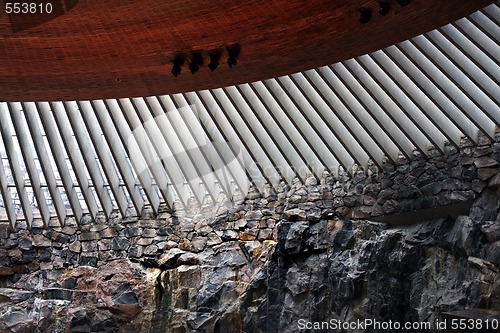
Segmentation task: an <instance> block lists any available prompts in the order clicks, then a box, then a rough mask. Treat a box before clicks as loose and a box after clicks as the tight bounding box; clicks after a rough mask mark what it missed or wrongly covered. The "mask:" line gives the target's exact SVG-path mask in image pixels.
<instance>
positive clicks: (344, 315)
mask: <svg viewBox="0 0 500 333" xmlns="http://www.w3.org/2000/svg"><path fill="white" fill-rule="evenodd" d="M490 202H495V203H496V207H491V206H490V205H489V204H486V203H490ZM499 202H500V193H499V192H496V191H494V190H487V191H486V192H485V193H484V194H483V196H482V197H481V199H479V200H478V201H477V203H476V204H475V205H474V206H473V210H472V211H471V215H475V219H474V220H473V219H472V218H471V217H470V216H460V217H459V218H457V219H456V220H453V219H450V218H440V219H434V220H430V221H426V222H424V223H421V224H417V225H412V226H407V227H402V228H399V227H398V228H392V227H389V226H387V225H385V224H382V223H374V222H367V221H336V222H332V221H330V222H326V223H324V222H319V223H317V224H313V225H310V226H309V228H306V229H304V228H303V226H302V225H301V226H300V229H301V230H303V232H302V237H301V239H302V246H303V248H302V251H300V252H297V251H296V248H297V246H296V245H295V243H296V239H297V236H296V232H295V230H297V228H298V227H296V226H295V225H296V224H298V223H299V222H293V223H291V222H285V221H283V222H282V223H281V228H280V237H279V240H278V243H277V245H276V250H275V252H274V253H273V255H272V257H271V259H270V260H269V261H268V262H267V263H266V265H265V267H264V268H263V269H262V270H261V271H260V273H259V274H258V276H256V278H255V279H254V280H253V281H252V282H251V284H250V285H249V286H248V288H247V290H246V293H245V297H244V300H243V302H242V306H241V310H240V315H241V317H242V318H243V331H244V332H302V331H303V330H302V331H301V330H300V328H301V327H305V326H304V325H305V324H304V323H310V324H311V325H312V323H320V322H330V320H335V321H342V322H356V321H358V320H361V321H364V320H365V319H370V320H374V321H379V322H388V321H393V322H400V323H405V322H424V321H427V322H431V323H434V322H436V320H440V313H441V312H444V311H450V310H457V309H471V308H497V309H498V308H499V307H500V274H499V270H500V266H499V265H498V262H496V263H494V262H493V261H492V259H495V258H496V257H495V256H494V255H493V254H492V253H494V251H493V248H496V246H497V245H496V241H495V240H496V236H492V234H493V233H495V232H496V231H494V232H492V233H490V232H489V230H492V229H495V228H496V226H498V225H500V220H499V219H496V220H495V221H488V219H490V218H491V217H492V216H495V217H496V216H498V213H499V211H500V210H499V205H498V203H499ZM484 204H486V205H484ZM320 224H326V226H318V227H316V226H317V225H320ZM328 224H330V225H331V226H330V227H328ZM492 226H495V227H492ZM313 228H318V229H322V230H323V232H322V233H320V235H321V236H318V234H317V233H315V232H312V231H311V229H313ZM484 230H488V231H487V232H484ZM488 237H489V238H490V239H489V240H488ZM492 237H493V238H492ZM291 239H293V240H294V242H295V243H294V244H292V246H291V242H290V240H291ZM492 241H494V242H492ZM323 244H326V246H324V245H323ZM252 310H253V311H252ZM336 323H338V322H336ZM301 325H302V326H301ZM311 331H314V330H311ZM325 331H326V330H316V331H314V332H325ZM360 331H363V332H365V331H366V332H369V331H370V330H360ZM345 332H350V331H349V330H345ZM436 332H438V330H436Z"/></svg>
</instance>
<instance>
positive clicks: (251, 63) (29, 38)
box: [0, 0, 494, 101]
mask: <svg viewBox="0 0 500 333" xmlns="http://www.w3.org/2000/svg"><path fill="white" fill-rule="evenodd" d="M32 2H33V1H32ZM34 2H36V3H41V4H42V6H38V7H36V10H35V11H37V12H38V13H34V14H29V13H27V14H23V13H22V11H23V9H22V7H19V8H18V9H14V8H13V7H12V6H13V3H11V2H7V1H4V4H5V10H3V9H4V8H2V12H1V16H0V33H1V36H0V54H1V56H2V59H1V61H0V101H49V100H50V101H55V100H83V99H102V98H122V97H137V96H150V95H160V94H171V93H178V92H187V91H197V90H202V89H209V88H210V89H211V88H218V87H225V86H229V85H235V84H241V83H246V82H253V81H257V80H263V79H269V78H272V77H277V76H281V75H287V74H291V73H295V72H299V71H303V70H307V69H311V68H317V67H319V66H324V65H327V64H331V63H335V62H338V61H342V60H346V59H349V58H352V57H355V56H359V55H362V54H366V53H368V52H372V51H375V50H378V49H381V48H383V47H387V46H389V45H392V44H395V43H397V42H400V41H402V40H405V39H408V38H410V37H413V36H416V35H418V34H420V33H424V32H427V31H429V30H431V29H434V28H437V27H439V26H442V25H444V24H446V23H448V22H451V21H453V20H456V19H458V18H460V17H463V16H465V15H468V14H470V13H471V12H473V11H474V10H478V9H480V8H482V7H484V6H486V5H487V4H490V3H492V2H494V1H491V0H474V1H471V0H447V1H435V0H418V1H411V2H410V1H389V0H383V1H380V0H379V1H367V0H352V1H331V0H310V1H303V0H275V1H261V0H260V1H255V0H254V1H248V0H247V1H234V0H222V1H185V0H182V1H181V0H170V1H157V0H141V1H120V0H100V1H95V0H80V1H78V0H66V1H61V0H59V1H34ZM47 3H50V4H51V6H50V7H47ZM381 3H384V4H389V6H390V10H388V11H387V10H385V11H384V10H383V11H382V13H380V7H381ZM406 3H409V4H408V5H405V4H406ZM9 4H10V5H9ZM43 4H45V6H43ZM386 9H387V8H386ZM8 11H12V13H10V14H7V12H8ZM15 11H21V13H18V14H15V13H14V12H15ZM41 11H42V12H43V11H44V12H43V13H40V12H41ZM49 11H50V13H48V12H49ZM382 14H384V15H382ZM360 21H365V22H366V21H367V22H366V23H362V22H360ZM217 52H218V53H219V54H220V55H221V58H220V60H219V62H220V65H219V66H218V68H217V69H216V70H215V71H213V72H212V71H211V70H210V69H209V68H208V64H209V63H210V54H214V53H217ZM232 52H234V53H235V54H232ZM193 54H195V56H193ZM228 56H230V57H231V56H232V57H233V58H234V57H236V58H237V59H236V60H237V62H238V65H237V66H236V67H234V68H229V66H228V65H227V64H226V59H227V58H228ZM193 57H194V58H195V59H194V62H195V63H199V64H196V65H195V66H193V68H192V69H193V71H195V70H196V69H197V66H198V65H199V71H197V72H196V74H194V75H193V74H191V73H190V71H189V66H190V63H191V62H193ZM176 59H178V60H180V61H179V62H180V63H182V67H181V68H182V73H181V75H179V76H178V77H174V76H173V75H172V74H171V70H172V67H173V62H175V61H176Z"/></svg>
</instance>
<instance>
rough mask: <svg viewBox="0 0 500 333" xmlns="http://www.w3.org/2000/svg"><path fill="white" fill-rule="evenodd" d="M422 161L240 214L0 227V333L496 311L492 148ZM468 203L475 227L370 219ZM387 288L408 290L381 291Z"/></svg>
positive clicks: (496, 178)
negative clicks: (405, 224) (452, 277)
mask: <svg viewBox="0 0 500 333" xmlns="http://www.w3.org/2000/svg"><path fill="white" fill-rule="evenodd" d="M430 156H431V157H430V158H425V157H424V156H422V155H420V154H418V153H415V156H414V158H413V159H412V160H411V161H407V160H406V159H404V158H401V159H400V160H399V161H398V163H396V164H394V163H390V162H387V163H384V165H383V166H382V169H381V170H379V169H378V168H376V167H375V166H370V167H369V169H368V170H367V171H366V172H363V171H361V170H354V171H353V173H352V175H350V174H348V173H345V172H341V173H340V174H339V176H338V178H335V177H333V176H332V175H330V174H327V173H325V174H324V175H323V177H321V179H316V178H314V177H310V178H308V179H306V180H305V182H304V183H302V182H300V181H299V180H296V181H295V182H294V184H292V185H287V184H285V183H282V184H280V186H278V187H277V188H275V189H273V188H270V187H266V188H265V189H264V190H263V191H262V193H258V192H256V191H253V192H250V193H249V194H248V195H247V197H246V198H245V199H244V200H242V201H241V202H239V203H237V204H234V205H232V204H229V203H226V202H224V201H223V200H221V201H220V203H213V202H206V203H205V205H204V206H202V207H193V208H192V209H189V210H187V211H180V212H175V213H172V214H170V213H166V212H165V213H161V214H159V215H158V216H153V215H152V213H151V212H148V211H144V212H143V214H142V216H141V217H128V218H120V217H118V216H117V217H114V218H111V219H108V220H105V219H103V218H101V219H97V220H92V219H90V218H88V217H87V218H86V219H84V221H83V222H82V223H81V224H80V225H77V224H76V223H75V222H74V220H73V219H67V220H66V221H65V225H64V226H61V225H60V223H59V222H58V221H57V220H54V221H51V223H50V225H49V227H47V228H43V227H42V226H41V225H39V224H38V222H37V223H35V224H34V225H33V227H32V228H31V229H28V228H27V227H26V225H25V224H24V223H23V222H22V221H20V222H18V224H17V226H16V227H17V228H16V230H11V229H10V227H9V225H8V223H0V302H2V305H3V306H2V308H1V309H0V331H2V332H130V331H137V332H238V331H244V332H295V331H297V332H298V331H299V329H298V327H297V321H298V320H299V319H301V318H303V319H305V318H306V317H307V318H308V319H310V320H312V319H311V318H315V320H320V319H324V320H327V319H331V318H340V317H341V316H342V317H343V318H356V316H364V317H365V318H368V317H373V318H378V319H384V318H385V319H392V320H420V319H422V318H427V317H429V316H432V318H434V317H436V316H438V313H439V311H443V310H446V309H454V308H457V309H459V308H465V307H491V306H492V305H495V304H496V306H498V304H499V303H500V301H499V299H498V285H499V281H498V279H497V278H496V275H497V274H496V273H495V272H498V268H500V236H499V233H500V227H499V223H500V222H499V217H498V201H499V200H498V193H497V190H496V189H497V187H498V185H500V173H499V165H500V135H497V140H496V142H490V141H489V140H488V139H487V138H485V137H482V138H481V140H480V144H479V146H477V147H475V146H473V145H472V144H470V143H468V142H465V141H464V143H463V145H462V146H461V147H460V149H457V148H456V147H453V146H446V147H445V151H444V154H440V153H439V152H437V151H433V152H431V154H430ZM466 201H475V204H474V206H473V209H472V210H471V213H470V214H469V216H468V217H459V218H458V219H456V220H452V219H449V218H446V217H443V218H441V219H438V220H434V221H430V222H425V223H423V224H420V225H419V226H418V227H415V226H411V227H404V228H403V227H402V228H391V227H390V226H389V225H387V224H384V223H374V222H368V221H366V220H370V219H372V218H374V217H377V216H381V215H387V214H394V213H401V212H408V211H413V210H418V209H423V208H431V207H439V206H443V205H448V204H452V203H460V202H466ZM453 263H454V264H453ZM452 264H453V265H452ZM457 267H459V268H457ZM387 271H388V272H390V274H389V275H387V274H385V273H384V272H387ZM422 271H423V273H422ZM448 273H449V274H455V273H456V274H459V275H458V276H459V277H457V278H455V280H453V281H451V280H449V278H446V276H449V274H448ZM436 279H437V282H436V281H434V280H436ZM388 281H390V284H393V285H401V286H402V287H401V288H399V289H398V290H397V291H395V292H394V293H391V292H388V290H387V288H386V284H387V283H388ZM432 281H434V282H432ZM478 281H481V282H478ZM448 284H453V285H455V286H456V288H455V289H453V290H452V292H453V295H454V296H447V294H446V293H447V292H449V291H450V289H449V288H448ZM440 288H441V289H440ZM434 294H435V295H441V298H439V297H438V296H431V295H434ZM471 295H472V296H471ZM426 316H427V317H426Z"/></svg>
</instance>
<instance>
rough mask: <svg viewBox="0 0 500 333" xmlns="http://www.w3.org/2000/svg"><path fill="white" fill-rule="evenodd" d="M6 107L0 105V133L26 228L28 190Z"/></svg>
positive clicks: (29, 216)
mask: <svg viewBox="0 0 500 333" xmlns="http://www.w3.org/2000/svg"><path fill="white" fill-rule="evenodd" d="M6 106H7V105H6V104H2V105H0V132H1V135H2V140H3V144H4V147H5V151H6V153H7V158H8V160H9V166H10V171H11V172H12V176H13V177H14V183H15V186H16V190H17V194H18V195H19V201H20V205H21V210H22V212H23V214H24V218H25V219H26V222H27V223H28V226H31V223H32V222H33V210H32V209H33V207H32V206H31V203H30V200H29V199H28V190H27V188H26V186H25V183H24V172H23V171H22V170H21V167H22V166H24V163H23V161H22V158H21V159H19V157H20V156H21V154H20V153H19V149H18V147H16V146H15V145H14V140H13V137H12V135H13V134H14V133H13V132H12V130H13V128H11V120H10V119H9V118H10V115H11V110H10V109H9V108H8V107H6Z"/></svg>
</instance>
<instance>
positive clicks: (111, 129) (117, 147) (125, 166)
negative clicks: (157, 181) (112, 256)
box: [89, 100, 144, 215]
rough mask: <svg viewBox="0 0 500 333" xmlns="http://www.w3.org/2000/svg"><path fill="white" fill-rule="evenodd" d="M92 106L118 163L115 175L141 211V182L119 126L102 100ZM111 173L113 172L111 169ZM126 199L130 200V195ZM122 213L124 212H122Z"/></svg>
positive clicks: (142, 200) (93, 102)
mask: <svg viewBox="0 0 500 333" xmlns="http://www.w3.org/2000/svg"><path fill="white" fill-rule="evenodd" d="M91 106H92V108H93V110H92V111H90V110H89V114H90V113H92V114H93V115H94V116H95V117H96V119H97V122H98V124H99V127H100V129H101V131H102V134H103V136H104V138H105V139H106V141H107V143H108V145H109V153H110V154H111V155H112V156H113V159H114V161H115V163H116V164H115V165H116V168H115V170H114V173H115V176H116V178H117V179H118V180H119V183H121V181H123V183H124V186H125V188H126V189H127V192H128V195H129V196H130V199H131V200H132V204H133V205H134V207H135V209H136V211H137V212H140V211H142V208H143V207H144V197H143V195H142V193H141V189H140V184H137V183H136V176H134V173H133V170H132V168H131V166H130V164H129V162H128V161H127V155H126V151H125V147H124V146H123V143H122V141H121V138H120V136H119V134H118V128H117V127H119V126H116V125H115V123H114V122H113V120H112V119H111V116H110V114H109V110H108V109H107V107H106V105H105V104H104V102H103V101H102V100H97V101H92V102H91ZM110 168H111V167H110ZM110 173H113V172H112V171H110ZM113 177H114V176H113ZM113 177H110V178H113ZM112 184H113V182H112ZM120 185H121V184H120ZM115 197H118V198H119V197H120V195H119V194H118V195H117V194H116V193H115ZM125 199H127V201H128V196H127V198H125ZM121 205H122V207H123V206H124V205H125V203H122V204H121ZM122 209H123V208H122ZM122 214H124V213H123V212H122ZM124 215H125V214H124Z"/></svg>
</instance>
